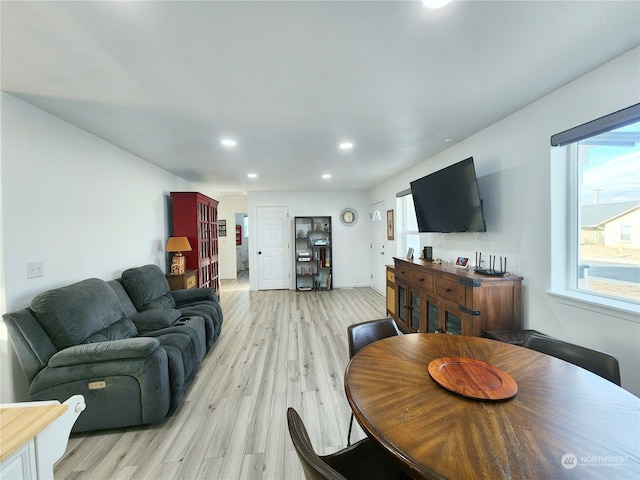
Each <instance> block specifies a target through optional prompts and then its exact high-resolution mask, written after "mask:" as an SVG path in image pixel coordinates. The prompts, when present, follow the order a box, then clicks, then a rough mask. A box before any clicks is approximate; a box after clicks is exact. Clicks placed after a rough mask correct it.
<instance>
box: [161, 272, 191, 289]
mask: <svg viewBox="0 0 640 480" xmlns="http://www.w3.org/2000/svg"><path fill="white" fill-rule="evenodd" d="M166 277H167V282H169V288H171V290H185V289H187V288H196V286H197V285H198V271H197V270H187V271H186V272H184V273H178V274H172V273H168V274H167V275H166Z"/></svg>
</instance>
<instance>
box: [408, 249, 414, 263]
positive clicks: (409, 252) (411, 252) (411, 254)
mask: <svg viewBox="0 0 640 480" xmlns="http://www.w3.org/2000/svg"><path fill="white" fill-rule="evenodd" d="M407 260H413V248H412V247H409V250H407Z"/></svg>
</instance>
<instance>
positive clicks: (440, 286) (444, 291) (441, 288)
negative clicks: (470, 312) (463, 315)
mask: <svg viewBox="0 0 640 480" xmlns="http://www.w3.org/2000/svg"><path fill="white" fill-rule="evenodd" d="M435 284H436V294H438V295H439V296H441V297H442V298H444V299H447V300H450V301H452V302H453V303H455V304H456V305H464V304H465V286H464V285H462V284H461V283H457V282H454V281H452V280H448V279H446V278H436V282H435Z"/></svg>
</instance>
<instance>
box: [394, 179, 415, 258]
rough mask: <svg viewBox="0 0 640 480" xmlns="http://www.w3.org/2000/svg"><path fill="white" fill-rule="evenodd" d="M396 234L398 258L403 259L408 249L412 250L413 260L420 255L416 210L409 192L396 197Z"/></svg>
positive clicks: (406, 191)
mask: <svg viewBox="0 0 640 480" xmlns="http://www.w3.org/2000/svg"><path fill="white" fill-rule="evenodd" d="M396 197H397V198H396V211H397V218H396V233H397V234H398V242H397V244H396V245H397V252H396V255H397V256H398V257H405V256H406V255H407V251H408V250H409V248H413V252H414V253H413V256H414V258H418V256H419V255H420V233H419V232H418V220H417V219H416V210H415V208H414V207H413V196H412V195H411V190H405V191H403V192H400V193H398V194H397V195H396Z"/></svg>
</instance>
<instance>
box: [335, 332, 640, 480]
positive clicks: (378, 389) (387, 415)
mask: <svg viewBox="0 0 640 480" xmlns="http://www.w3.org/2000/svg"><path fill="white" fill-rule="evenodd" d="M445 357H463V358H464V359H474V360H479V361H482V362H486V364H488V367H490V368H492V370H495V369H497V371H498V372H501V373H502V374H503V376H504V374H506V377H510V378H511V379H512V380H513V381H514V382H515V388H516V390H517V391H516V392H515V394H514V392H513V391H511V392H506V395H505V396H507V395H511V397H510V398H506V399H504V400H498V401H496V400H486V399H477V398H475V397H477V396H479V395H480V396H481V394H482V391H481V390H482V388H480V387H478V388H476V390H478V392H476V391H475V390H472V392H473V394H472V395H470V396H471V397H474V398H469V396H467V394H466V393H467V392H466V391H464V390H461V391H462V393H460V391H459V392H458V393H455V392H454V391H452V389H450V388H445V387H443V386H441V383H437V382H436V381H435V380H434V378H436V377H435V376H434V377H432V376H431V375H430V373H429V364H430V363H431V362H432V361H434V360H438V361H437V362H434V364H433V365H434V366H437V365H440V364H442V362H441V361H440V360H439V359H443V358H445ZM470 361H472V360H470ZM452 371H453V372H455V369H454V370H452ZM434 372H435V371H434ZM491 378H493V377H491ZM440 380H442V379H440ZM449 380H451V382H452V383H453V384H454V385H453V386H454V388H453V390H456V389H457V388H456V386H455V381H456V379H455V378H454V379H449ZM498 383H500V382H498ZM461 384H462V385H465V384H466V381H465V380H464V379H461ZM490 384H491V382H488V383H487V385H488V386H487V390H491V389H493V388H496V384H495V382H494V383H493V386H491V385H490ZM344 386H345V390H346V395H347V399H348V401H349V404H350V405H351V409H352V410H353V412H354V415H355V417H356V419H357V420H358V422H359V423H360V425H361V426H362V428H363V429H364V430H365V432H366V433H367V435H368V436H369V437H371V438H373V439H374V440H375V441H377V442H378V443H379V444H380V445H382V446H383V447H384V448H385V449H386V450H387V451H388V452H389V453H390V454H391V455H393V456H394V457H396V459H397V460H398V462H399V463H401V464H402V466H403V468H404V469H405V470H406V471H407V473H409V474H410V475H411V476H413V477H414V478H437V479H441V478H446V479H460V480H467V479H491V480H496V479H545V480H546V479H564V478H566V479H580V480H585V479H592V478H594V479H595V478H602V479H607V480H617V479H638V478H640V399H639V398H638V397H636V396H635V395H633V394H631V393H630V392H628V391H626V390H624V389H623V388H621V387H619V386H617V385H615V384H614V383H611V382H609V381H608V380H605V379H604V378H601V377H599V376H597V375H595V374H593V373H591V372H589V371H587V370H584V369H582V368H580V367H577V366H575V365H573V364H570V363H567V362H565V361H563V360H559V359H557V358H555V357H551V356H549V355H545V354H542V353H538V352H535V351H533V350H529V349H526V348H524V347H520V346H515V345H510V344H507V343H502V342H498V341H495V340H489V339H486V338H479V337H470V336H462V335H447V334H427V333H414V334H408V335H400V336H395V337H390V338H386V339H384V340H380V341H377V342H374V343H372V344H370V345H368V346H366V347H364V348H363V349H361V350H360V351H359V352H358V353H357V354H356V355H355V356H354V357H353V358H352V359H351V361H350V362H349V365H348V366H347V369H346V372H345V377H344ZM447 387H451V385H447ZM476 387H477V385H476ZM512 387H513V385H512ZM514 395H515V396H514Z"/></svg>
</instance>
